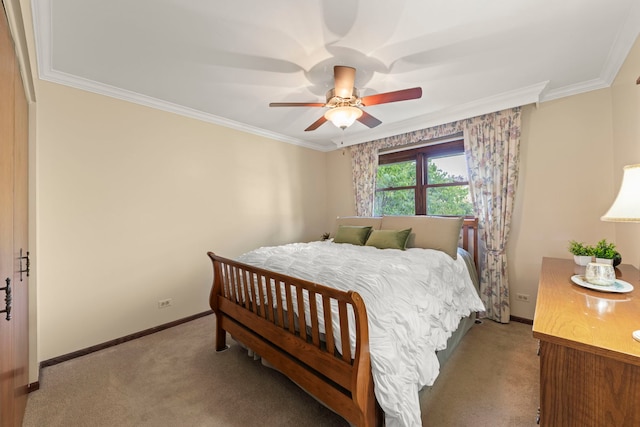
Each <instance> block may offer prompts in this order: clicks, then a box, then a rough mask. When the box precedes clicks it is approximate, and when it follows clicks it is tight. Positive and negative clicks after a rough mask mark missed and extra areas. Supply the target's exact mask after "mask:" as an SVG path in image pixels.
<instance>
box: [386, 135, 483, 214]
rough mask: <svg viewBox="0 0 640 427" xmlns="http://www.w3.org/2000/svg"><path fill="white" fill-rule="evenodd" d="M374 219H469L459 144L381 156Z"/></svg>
mask: <svg viewBox="0 0 640 427" xmlns="http://www.w3.org/2000/svg"><path fill="white" fill-rule="evenodd" d="M378 163H379V166H378V174H377V177H376V197H375V204H374V215H377V216H379V215H455V216H472V215H473V205H472V204H471V197H470V196H469V182H468V181H469V178H468V175H467V161H466V158H465V155H464V142H463V141H462V140H458V141H452V142H446V143H441V144H433V145H428V146H425V147H420V148H414V149H411V150H405V151H398V152H394V153H388V154H381V155H380V157H379V162H378Z"/></svg>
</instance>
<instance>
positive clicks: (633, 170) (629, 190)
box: [600, 164, 640, 222]
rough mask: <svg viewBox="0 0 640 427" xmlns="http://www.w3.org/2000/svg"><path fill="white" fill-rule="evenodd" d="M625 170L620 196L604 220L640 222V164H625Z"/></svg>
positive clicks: (602, 218) (604, 216) (603, 217)
mask: <svg viewBox="0 0 640 427" xmlns="http://www.w3.org/2000/svg"><path fill="white" fill-rule="evenodd" d="M623 171H624V174H623V175H622V185H621V186H620V191H619V192H618V196H617V197H616V200H615V201H614V202H613V205H611V207H610V208H609V210H608V211H607V213H606V214H604V215H603V216H602V217H601V218H600V219H601V220H602V221H612V222H640V164H637V165H628V166H625V167H624V169H623Z"/></svg>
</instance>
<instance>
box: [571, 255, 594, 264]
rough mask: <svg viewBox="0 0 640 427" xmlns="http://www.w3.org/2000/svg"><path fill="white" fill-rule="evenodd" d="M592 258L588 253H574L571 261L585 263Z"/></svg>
mask: <svg viewBox="0 0 640 427" xmlns="http://www.w3.org/2000/svg"><path fill="white" fill-rule="evenodd" d="M592 259H593V257H592V256H590V255H574V256H573V261H574V262H575V263H576V264H578V265H587V264H589V263H590V262H591V260H592Z"/></svg>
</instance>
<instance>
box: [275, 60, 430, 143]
mask: <svg viewBox="0 0 640 427" xmlns="http://www.w3.org/2000/svg"><path fill="white" fill-rule="evenodd" d="M355 77H356V69H355V68H353V67H347V66H344V65H336V66H334V67H333V79H334V85H335V87H334V88H333V89H331V90H329V91H328V92H327V102H326V103H321V102H272V103H270V104H269V107H327V108H329V110H328V111H327V112H326V113H325V114H324V115H323V116H322V117H320V118H319V119H318V120H316V121H315V122H313V123H312V124H311V126H309V127H308V128H306V129H305V131H307V132H308V131H312V130H316V129H318V128H319V127H320V126H321V125H322V124H324V123H325V122H326V121H327V120H329V121H331V122H332V123H333V124H334V125H336V126H337V127H339V128H342V129H346V128H347V127H349V126H351V125H352V124H353V123H354V122H355V121H356V120H357V121H359V122H360V123H362V124H364V125H366V126H368V127H370V128H374V127H376V126H378V125H379V124H380V123H382V122H381V121H380V120H378V119H376V118H375V117H373V116H372V115H371V114H369V113H367V112H366V111H364V110H362V108H360V107H367V106H371V105H377V104H386V103H389V102H397V101H406V100H409V99H418V98H420V97H422V88H420V87H414V88H411V89H403V90H398V91H394V92H385V93H378V94H375V95H369V96H365V97H362V98H360V96H359V94H358V89H357V88H356V87H355V86H354V82H355Z"/></svg>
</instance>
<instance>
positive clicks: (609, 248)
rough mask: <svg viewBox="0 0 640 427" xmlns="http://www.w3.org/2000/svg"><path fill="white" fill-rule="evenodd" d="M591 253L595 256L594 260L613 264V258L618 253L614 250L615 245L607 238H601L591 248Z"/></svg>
mask: <svg viewBox="0 0 640 427" xmlns="http://www.w3.org/2000/svg"><path fill="white" fill-rule="evenodd" d="M593 255H594V256H595V257H596V262H600V263H603V264H611V265H613V261H614V258H616V255H618V256H619V255H620V254H619V253H618V252H617V251H616V245H614V244H613V243H609V242H607V239H602V240H600V241H599V242H598V243H596V246H595V247H594V248H593ZM616 265H617V264H616Z"/></svg>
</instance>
